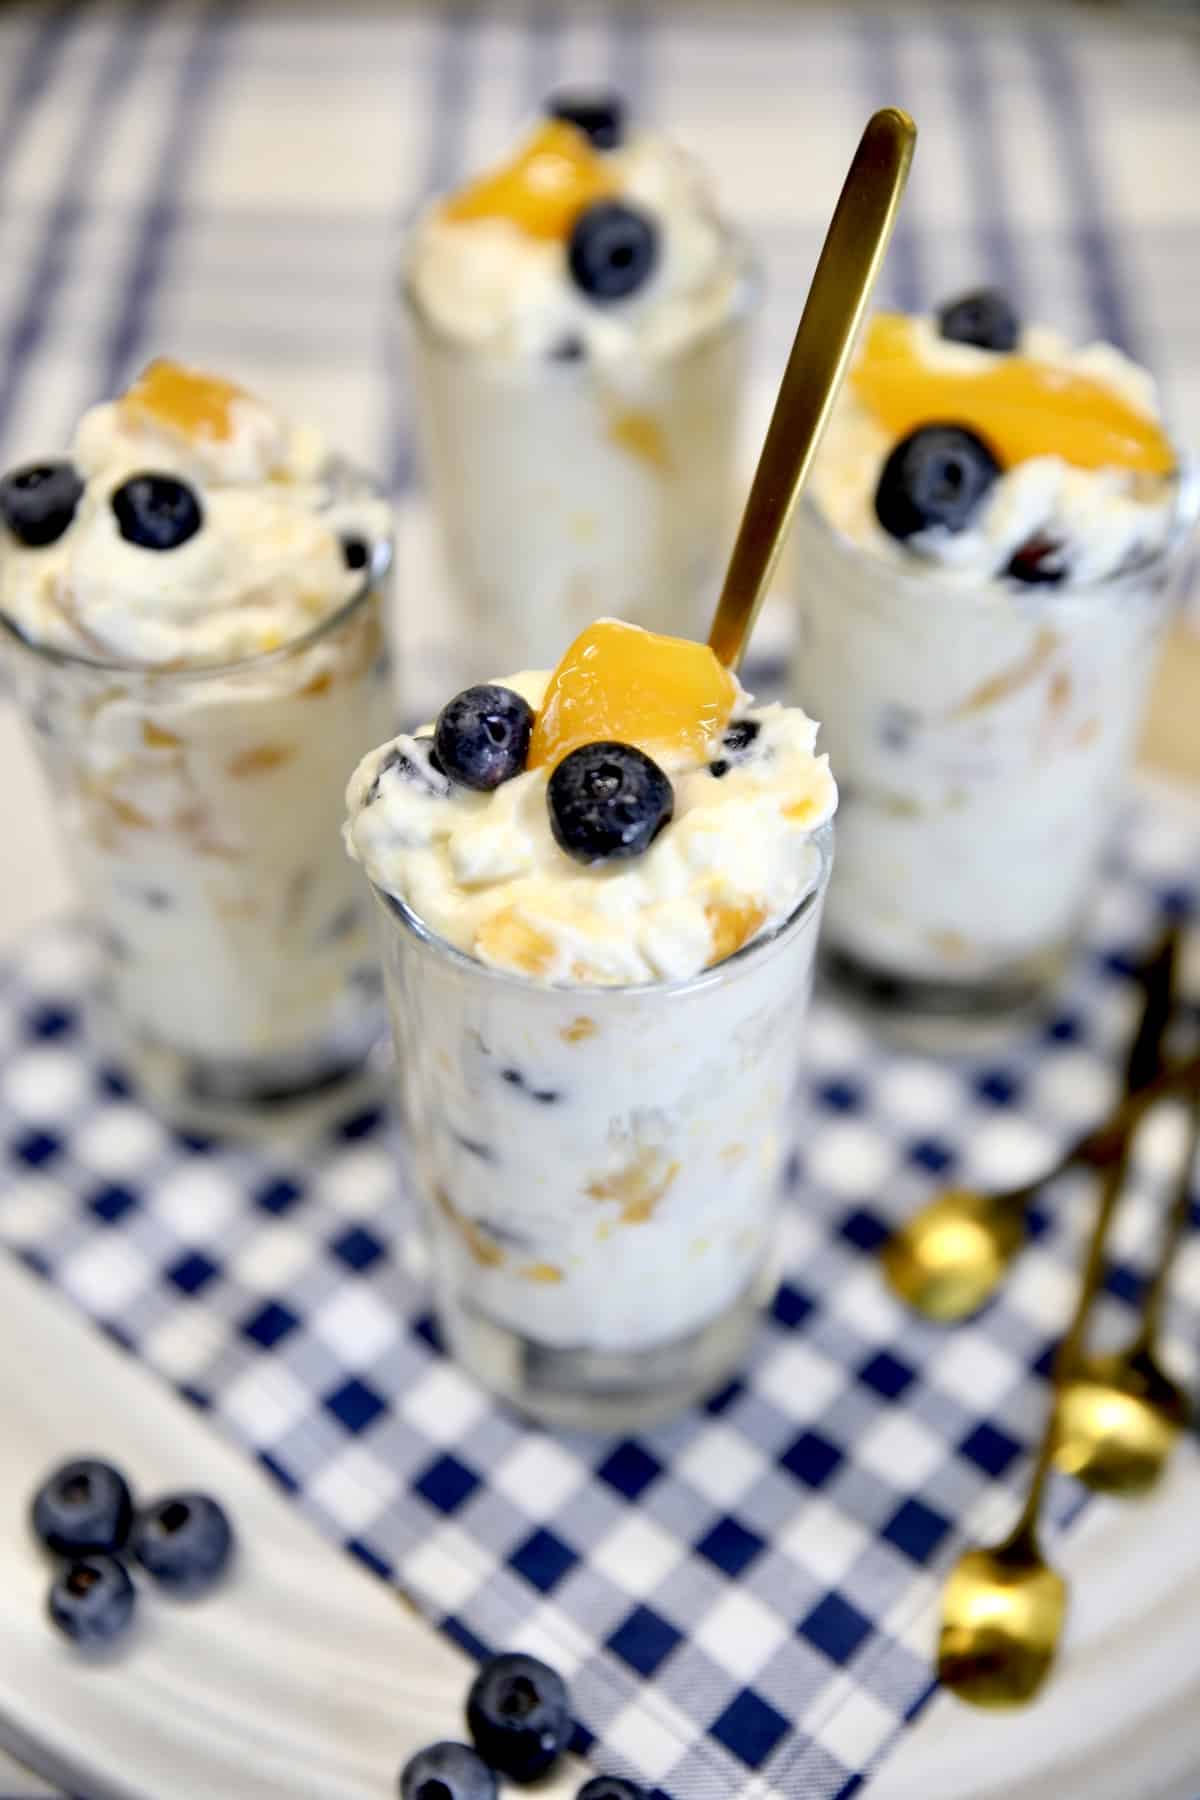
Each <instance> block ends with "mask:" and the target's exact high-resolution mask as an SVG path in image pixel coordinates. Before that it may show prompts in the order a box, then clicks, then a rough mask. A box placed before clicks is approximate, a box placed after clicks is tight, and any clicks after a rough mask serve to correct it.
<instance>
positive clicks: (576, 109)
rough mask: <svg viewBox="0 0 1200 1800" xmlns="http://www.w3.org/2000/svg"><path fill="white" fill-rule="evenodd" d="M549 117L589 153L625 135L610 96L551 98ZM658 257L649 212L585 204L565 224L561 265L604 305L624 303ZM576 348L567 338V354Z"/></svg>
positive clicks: (610, 203) (611, 203)
mask: <svg viewBox="0 0 1200 1800" xmlns="http://www.w3.org/2000/svg"><path fill="white" fill-rule="evenodd" d="M546 111H547V113H548V114H549V116H550V117H551V118H552V119H564V120H566V122H567V123H568V124H569V125H574V126H575V127H576V129H577V130H579V131H582V132H583V134H584V136H585V137H586V138H587V139H588V140H589V142H590V143H591V145H592V147H593V149H595V150H616V149H618V148H619V147H620V145H621V143H622V142H623V141H624V137H625V107H624V103H623V102H622V100H621V99H620V97H619V96H618V95H616V94H557V95H553V96H552V97H551V98H550V100H549V101H548V102H547V105H546ZM658 257H659V232H658V226H657V224H656V223H655V221H654V220H653V219H652V218H651V217H650V215H649V213H647V212H645V211H643V209H642V208H641V207H639V206H629V205H627V204H625V203H624V202H623V201H620V200H597V201H594V202H593V204H592V205H591V206H585V207H584V208H583V210H582V211H581V212H580V213H579V215H578V216H577V218H576V219H575V221H574V223H573V224H572V226H571V235H570V237H569V238H568V240H567V267H568V269H569V270H570V272H571V279H572V281H573V282H574V283H575V286H576V287H577V288H578V289H579V291H580V293H581V294H586V296H587V298H588V299H589V300H592V301H595V302H596V303H597V304H598V305H600V306H604V305H607V304H609V303H611V302H612V301H614V300H627V299H628V298H629V296H630V295H631V294H635V293H636V292H637V290H638V289H639V288H641V287H644V286H645V285H646V283H647V282H648V281H649V279H650V277H651V275H652V274H653V273H654V270H655V267H656V266H657V263H658ZM581 350H582V346H576V345H575V344H574V340H572V351H571V354H572V355H575V356H578V355H579V354H580V353H581Z"/></svg>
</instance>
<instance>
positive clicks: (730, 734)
mask: <svg viewBox="0 0 1200 1800" xmlns="http://www.w3.org/2000/svg"><path fill="white" fill-rule="evenodd" d="M761 730H762V726H761V725H760V724H759V722H758V720H757V719H735V720H734V722H733V724H732V725H730V726H729V727H728V729H727V730H726V732H725V736H724V737H723V738H722V739H721V748H722V750H724V751H725V755H724V756H718V757H717V759H716V761H715V762H710V763H709V765H708V772H709V774H710V775H715V776H716V778H717V780H718V781H720V779H721V777H722V775H728V773H729V771H730V769H731V768H732V767H733V765H734V763H735V762H740V761H741V759H742V756H743V755H744V754H745V752H746V751H747V750H748V749H749V748H750V746H751V744H752V743H753V742H754V740H755V738H756V737H757V736H758V734H759V732H760V731H761Z"/></svg>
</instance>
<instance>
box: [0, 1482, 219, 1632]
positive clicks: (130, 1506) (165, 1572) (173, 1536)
mask: <svg viewBox="0 0 1200 1800" xmlns="http://www.w3.org/2000/svg"><path fill="white" fill-rule="evenodd" d="M30 1518H31V1522H32V1525H33V1530H34V1533H35V1535H36V1536H37V1538H38V1539H39V1541H40V1542H41V1543H42V1544H44V1545H45V1547H46V1549H47V1550H49V1551H50V1552H51V1553H52V1554H53V1555H54V1556H56V1557H60V1558H61V1559H62V1566H61V1568H60V1569H59V1570H58V1572H57V1574H56V1575H55V1577H54V1581H53V1583H52V1584H51V1588H50V1595H49V1599H48V1601H47V1610H48V1612H49V1615H50V1619H51V1621H52V1623H53V1624H54V1625H55V1626H57V1628H58V1630H59V1631H61V1632H62V1634H63V1636H64V1637H67V1638H70V1640H71V1642H72V1643H73V1644H77V1645H78V1646H79V1647H80V1648H82V1649H91V1650H94V1649H100V1648H103V1647H106V1646H108V1645H110V1644H112V1643H115V1642H116V1640H117V1639H118V1638H120V1637H121V1636H122V1635H123V1634H124V1633H125V1632H126V1631H127V1630H128V1629H129V1627H130V1625H131V1624H132V1623H133V1617H134V1612H135V1609H136V1605H137V1589H136V1588H135V1587H134V1584H133V1578H132V1576H131V1574H130V1572H129V1562H130V1560H131V1559H132V1560H133V1561H135V1562H137V1563H138V1564H139V1565H140V1567H141V1568H142V1569H143V1570H144V1571H145V1573H146V1574H147V1575H149V1576H150V1577H151V1578H152V1580H154V1581H155V1582H157V1584H158V1585H159V1587H161V1588H162V1589H163V1590H164V1592H166V1593H170V1594H172V1595H176V1596H180V1597H186V1598H191V1597H192V1596H194V1595H197V1594H202V1593H204V1592H205V1591H206V1590H207V1589H208V1588H210V1587H212V1586H213V1584H214V1583H215V1582H216V1581H217V1580H219V1578H220V1577H221V1576H222V1575H223V1574H224V1572H225V1570H226V1568H227V1567H228V1564H229V1560H230V1557H231V1556H232V1554H233V1541H234V1540H233V1530H232V1527H231V1526H230V1523H229V1519H228V1517H227V1515H226V1513H225V1511H224V1508H223V1507H221V1506H220V1505H219V1504H218V1502H217V1501H216V1500H213V1499H211V1498H210V1496H209V1495H207V1494H196V1493H181V1494H166V1495H164V1496H163V1497H162V1498H161V1499H159V1500H155V1501H153V1502H152V1503H151V1504H150V1505H149V1506H143V1507H135V1505H134V1501H133V1495H132V1493H131V1492H130V1487H129V1483H128V1482H127V1481H126V1479H125V1477H124V1475H122V1473H121V1471H120V1470H119V1469H116V1468H114V1467H113V1465H112V1464H111V1463H107V1462H100V1461H98V1460H97V1459H96V1458H94V1457H77V1458H75V1459H74V1460H73V1461H71V1462H68V1463H64V1464H63V1465H62V1467H61V1468H58V1469H55V1471H54V1473H53V1474H52V1475H50V1476H48V1477H47V1479H46V1480H45V1481H44V1482H43V1483H42V1485H41V1486H40V1487H39V1488H38V1490H37V1493H36V1494H35V1495H34V1497H33V1505H32V1507H31V1509H30Z"/></svg>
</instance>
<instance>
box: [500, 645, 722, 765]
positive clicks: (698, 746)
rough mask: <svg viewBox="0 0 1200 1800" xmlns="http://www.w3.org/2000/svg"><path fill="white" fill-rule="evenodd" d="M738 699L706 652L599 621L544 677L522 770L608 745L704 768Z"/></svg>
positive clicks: (704, 649) (702, 649) (553, 763)
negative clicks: (668, 755)
mask: <svg viewBox="0 0 1200 1800" xmlns="http://www.w3.org/2000/svg"><path fill="white" fill-rule="evenodd" d="M737 691H738V690H737V683H736V681H735V680H734V678H733V676H732V675H731V674H730V673H729V670H728V669H725V668H722V666H721V664H720V663H719V662H718V661H717V659H716V657H715V656H714V655H713V653H712V651H711V650H710V649H709V647H708V645H707V644H696V643H693V642H692V641H691V640H690V639H689V638H674V637H663V636H661V635H660V634H659V633H658V632H655V631H643V630H642V629H641V627H640V626H638V625H626V624H623V623H622V621H621V620H619V619H597V621H596V623H595V624H594V625H589V626H588V628H587V630H586V631H584V632H582V633H581V634H580V636H579V637H577V638H576V639H575V642H574V643H573V644H572V645H571V647H570V649H569V650H568V651H567V652H566V654H565V655H564V657H563V659H562V661H561V662H560V663H559V665H558V667H557V668H556V669H555V671H554V673H553V674H552V675H551V677H550V683H549V686H548V687H547V689H546V695H545V698H544V700H543V701H542V706H541V711H540V712H539V713H538V716H537V719H536V721H535V723H534V727H533V738H532V740H531V742H530V746H529V762H528V767H529V768H531V769H537V768H541V767H548V768H554V767H555V766H556V765H557V764H558V763H560V762H561V761H562V759H563V757H564V756H568V755H569V754H570V753H571V751H572V750H577V749H578V748H579V746H580V745H581V744H594V743H597V742H598V741H600V740H602V739H606V738H611V739H615V740H616V741H617V742H618V743H622V744H634V745H636V746H637V748H638V749H639V750H644V751H645V752H646V753H647V755H649V756H654V755H656V754H657V755H661V754H662V753H663V752H664V751H668V752H679V753H682V754H683V755H684V756H686V757H687V758H688V759H689V760H692V761H695V762H702V761H703V760H704V758H705V756H706V754H707V753H708V749H709V747H710V745H711V743H712V740H713V739H714V738H715V737H716V736H717V734H718V733H719V732H721V731H722V730H724V728H725V726H726V725H727V724H728V722H729V715H730V713H731V712H732V711H733V705H734V701H735V700H736V698H737Z"/></svg>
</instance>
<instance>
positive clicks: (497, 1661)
mask: <svg viewBox="0 0 1200 1800" xmlns="http://www.w3.org/2000/svg"><path fill="white" fill-rule="evenodd" d="M467 1724H468V1725H469V1727H470V1730H471V1736H472V1737H473V1738H474V1740H475V1747H476V1749H477V1750H478V1751H479V1754H480V1756H482V1757H483V1759H484V1761H485V1762H487V1763H490V1764H491V1766H492V1768H493V1769H497V1770H499V1772H500V1774H501V1775H507V1776H508V1777H509V1778H510V1780H512V1781H519V1782H521V1783H522V1784H524V1783H525V1782H527V1781H536V1780H537V1778H538V1776H539V1775H544V1774H545V1773H546V1770H547V1769H549V1768H551V1767H552V1766H553V1764H554V1763H556V1762H557V1761H558V1758H559V1757H560V1756H561V1755H562V1753H563V1751H564V1750H565V1748H566V1744H567V1738H568V1737H569V1735H570V1730H571V1721H570V1715H569V1713H568V1710H567V1690H566V1685H565V1684H564V1682H563V1679H562V1676H561V1675H556V1674H555V1672H554V1670H553V1669H551V1668H548V1667H547V1665H546V1664H545V1663H544V1662H539V1661H538V1659H537V1657H536V1656H519V1655H507V1656H493V1657H492V1659H491V1661H490V1662H486V1663H485V1664H484V1665H483V1668H482V1669H481V1670H480V1671H479V1673H478V1675H477V1676H476V1677H475V1680H474V1681H473V1682H472V1683H471V1691H470V1693H469V1694H468V1695H467Z"/></svg>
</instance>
